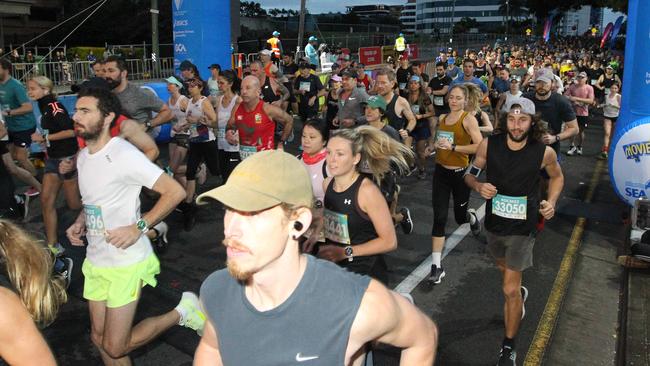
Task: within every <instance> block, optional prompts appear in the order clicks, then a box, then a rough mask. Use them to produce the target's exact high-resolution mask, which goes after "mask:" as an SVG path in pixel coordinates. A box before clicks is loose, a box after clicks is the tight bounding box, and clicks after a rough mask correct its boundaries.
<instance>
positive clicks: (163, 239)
mask: <svg viewBox="0 0 650 366" xmlns="http://www.w3.org/2000/svg"><path fill="white" fill-rule="evenodd" d="M151 230H153V231H155V232H156V237H155V238H153V239H152V240H151V244H152V245H153V248H154V250H155V251H156V253H158V254H162V253H164V252H165V251H167V244H168V243H169V242H168V241H167V232H168V231H169V226H168V225H167V224H166V223H165V222H164V221H161V222H159V223H157V224H156V225H155V226H154V227H153V228H152V229H151Z"/></svg>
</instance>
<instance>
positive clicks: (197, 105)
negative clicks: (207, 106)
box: [185, 96, 215, 143]
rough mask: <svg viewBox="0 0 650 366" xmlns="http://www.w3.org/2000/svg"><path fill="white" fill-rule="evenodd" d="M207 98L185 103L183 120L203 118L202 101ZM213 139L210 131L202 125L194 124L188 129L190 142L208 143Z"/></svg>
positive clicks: (202, 97)
mask: <svg viewBox="0 0 650 366" xmlns="http://www.w3.org/2000/svg"><path fill="white" fill-rule="evenodd" d="M206 99H207V97H204V96H201V97H200V98H199V100H197V101H196V102H194V101H193V100H192V98H190V100H189V101H188V102H187V110H186V111H185V118H187V117H203V116H205V113H204V112H203V101H204V100H206ZM214 139H215V136H214V133H213V132H212V129H211V128H210V127H208V126H207V125H204V124H203V123H198V122H197V123H196V124H193V125H192V127H190V142H191V143H197V142H208V141H213V140H214Z"/></svg>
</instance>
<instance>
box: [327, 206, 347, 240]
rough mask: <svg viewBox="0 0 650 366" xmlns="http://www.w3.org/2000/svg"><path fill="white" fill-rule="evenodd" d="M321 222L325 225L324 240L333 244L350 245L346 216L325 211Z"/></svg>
mask: <svg viewBox="0 0 650 366" xmlns="http://www.w3.org/2000/svg"><path fill="white" fill-rule="evenodd" d="M323 220H324V223H325V227H324V231H325V238H327V239H328V240H330V241H333V242H335V243H340V244H350V231H349V228H348V215H344V214H340V213H338V212H334V211H330V210H328V209H325V211H324V212H323Z"/></svg>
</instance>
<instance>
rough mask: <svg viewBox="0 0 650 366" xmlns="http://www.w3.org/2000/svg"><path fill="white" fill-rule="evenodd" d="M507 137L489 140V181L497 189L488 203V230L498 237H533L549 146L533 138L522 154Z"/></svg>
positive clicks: (486, 221)
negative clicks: (547, 147) (543, 167)
mask: <svg viewBox="0 0 650 366" xmlns="http://www.w3.org/2000/svg"><path fill="white" fill-rule="evenodd" d="M507 136H508V135H507V134H506V133H501V134H498V135H492V136H489V137H488V149H487V165H486V175H487V179H486V181H487V182H488V183H491V184H492V185H494V186H495V187H496V189H497V192H498V194H497V196H495V197H494V198H492V199H490V200H487V202H486V207H485V228H486V229H487V230H488V231H490V232H491V233H494V234H496V235H529V234H530V233H531V232H533V231H534V230H535V224H536V223H537V213H538V210H539V180H540V175H539V169H540V166H542V160H543V159H544V152H545V151H546V145H544V144H542V143H541V142H539V141H535V140H533V139H531V138H529V139H528V142H527V143H526V145H525V146H524V147H523V148H522V149H521V150H517V151H515V150H511V149H510V148H509V147H508V138H507Z"/></svg>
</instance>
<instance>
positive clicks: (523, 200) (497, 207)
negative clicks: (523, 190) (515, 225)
mask: <svg viewBox="0 0 650 366" xmlns="http://www.w3.org/2000/svg"><path fill="white" fill-rule="evenodd" d="M527 209H528V198H527V197H526V196H522V197H512V196H505V195H502V194H497V195H496V196H494V198H492V214H494V215H497V216H501V217H503V218H506V219H514V220H526V213H527Z"/></svg>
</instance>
